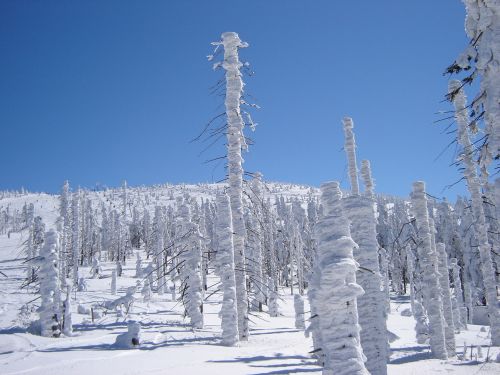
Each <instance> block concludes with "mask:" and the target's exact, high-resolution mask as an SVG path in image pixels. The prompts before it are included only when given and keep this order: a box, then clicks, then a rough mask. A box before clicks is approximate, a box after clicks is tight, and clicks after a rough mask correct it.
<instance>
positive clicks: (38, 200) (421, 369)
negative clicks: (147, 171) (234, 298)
mask: <svg viewBox="0 0 500 375" xmlns="http://www.w3.org/2000/svg"><path fill="white" fill-rule="evenodd" d="M221 188H222V187H221V186H213V185H211V186H209V185H185V186H182V187H179V186H176V187H174V186H168V187H164V186H163V187H157V188H156V189H150V188H147V189H146V188H136V189H130V192H129V196H130V197H131V199H138V200H143V201H144V203H145V206H147V207H148V209H149V208H150V207H151V209H152V208H153V207H154V205H155V204H156V202H162V204H165V203H168V202H169V201H171V199H170V198H171V195H172V194H170V192H172V193H173V196H174V198H175V196H178V195H182V194H184V193H185V192H186V191H188V192H189V193H190V194H192V195H195V196H197V197H199V198H201V197H203V198H209V197H213V194H214V192H215V191H216V190H217V189H221ZM309 192H310V188H308V187H299V186H295V185H285V184H274V185H272V186H271V187H270V189H269V195H280V194H283V195H285V196H296V197H304V196H307V194H309ZM90 194H91V195H92V199H93V201H94V202H95V203H96V207H97V204H98V202H99V201H105V202H106V201H107V202H109V203H110V204H115V203H116V204H117V202H118V200H119V199H120V198H119V190H118V189H117V190H115V191H107V192H97V193H94V192H93V193H90ZM314 194H317V191H314ZM146 196H148V198H146ZM147 201H149V203H148V202H147ZM25 202H32V203H34V205H35V215H41V216H42V217H43V218H44V221H45V222H46V224H47V226H48V227H52V226H53V225H54V223H55V220H56V218H57V207H58V201H57V197H55V196H50V195H46V194H31V195H25V196H20V197H13V198H4V199H0V206H3V207H5V206H6V205H10V206H11V207H12V208H14V207H15V208H17V209H19V210H20V209H21V208H22V206H23V205H24V203H25ZM26 237H27V232H26V231H22V232H20V233H12V234H11V235H10V238H9V236H8V235H7V234H4V235H0V271H1V272H2V273H3V274H5V276H4V275H2V274H0V374H2V375H9V374H25V373H26V374H54V375H58V374H65V375H66V374H72V375H73V374H76V375H78V374H85V375H88V374H92V375H100V374H165V373H168V374H198V373H203V374H218V375H220V374H289V373H293V374H308V373H318V374H320V373H321V368H320V367H319V366H317V365H315V361H314V360H313V359H312V358H311V356H310V354H308V352H309V351H310V350H312V343H311V341H310V339H306V338H305V337H304V334H303V332H302V331H299V330H297V329H295V328H294V327H295V325H294V321H295V316H294V311H293V298H292V296H291V295H290V291H289V290H282V291H281V293H282V300H281V301H280V311H281V314H282V316H280V317H278V318H271V317H269V316H268V315H267V314H266V313H257V314H255V313H253V315H252V316H251V324H250V327H251V337H250V340H249V341H248V342H244V343H241V344H240V345H239V346H238V347H225V346H222V345H220V320H219V317H218V312H219V310H220V300H221V294H220V292H218V291H217V287H218V286H217V283H218V279H217V278H216V277H215V276H214V275H211V276H210V277H211V279H210V280H209V285H210V286H212V287H211V288H210V289H209V291H208V292H206V294H205V298H206V301H205V303H204V315H205V323H206V325H205V328H204V329H202V330H197V331H194V332H193V331H192V330H191V328H190V327H189V325H188V324H187V323H188V321H187V319H184V317H183V307H182V306H181V305H180V304H179V303H178V302H175V301H171V300H170V296H169V295H164V296H161V297H159V296H158V295H156V294H155V295H154V297H153V300H152V301H151V302H149V303H144V302H142V300H141V295H140V293H137V294H136V298H137V299H138V300H137V301H136V302H135V303H134V306H133V308H132V309H131V311H129V314H128V315H125V316H117V313H116V312H114V311H106V310H105V309H103V308H102V306H103V305H104V302H105V301H110V300H113V299H115V298H116V297H118V296H123V295H124V294H125V290H126V288H127V287H128V286H132V285H135V284H136V282H137V279H136V278H134V277H133V275H134V273H135V263H134V261H133V260H130V261H129V262H128V263H127V264H126V265H125V267H124V276H123V277H120V278H118V296H113V295H112V294H111V291H110V290H111V289H110V284H111V277H110V275H111V270H112V269H113V268H114V266H115V265H114V264H111V263H105V262H104V263H102V266H103V274H104V277H103V278H101V279H88V281H87V283H88V290H87V291H84V292H78V293H77V294H76V299H77V300H78V301H79V303H80V304H81V305H82V306H83V307H87V308H90V307H92V306H93V307H94V308H95V312H96V314H99V313H101V314H102V316H101V317H96V316H95V317H94V321H92V317H91V314H77V313H76V311H77V308H78V303H76V302H73V311H74V314H73V323H74V332H75V335H74V336H73V337H63V338H59V339H52V338H44V337H39V336H34V335H31V334H29V333H27V332H26V323H27V320H28V319H29V318H30V316H29V314H28V313H24V314H20V308H21V306H22V305H23V304H25V303H26V302H28V301H30V300H32V299H33V298H35V296H34V295H33V294H32V293H31V292H32V291H25V290H23V291H20V290H19V286H20V285H21V282H22V280H23V278H24V272H25V271H24V265H23V261H24V258H23V255H22V251H21V249H22V243H23V241H25V240H26ZM89 272H90V270H89V269H88V268H83V269H82V275H89ZM406 308H409V300H408V299H407V298H405V297H399V298H394V299H393V301H392V313H391V314H390V316H389V321H388V328H389V330H391V331H392V332H394V333H395V334H396V335H397V336H399V339H397V340H396V341H395V342H393V343H392V344H391V362H390V364H389V374H430V373H453V374H475V373H478V374H498V373H500V364H499V363H492V362H489V363H485V358H478V359H477V361H476V360H475V354H477V348H476V347H477V345H481V346H482V347H483V349H482V351H483V354H484V356H486V355H487V353H488V348H487V343H488V338H487V330H486V332H481V328H482V327H481V326H474V325H470V326H469V330H468V331H466V332H462V333H461V334H459V335H458V336H457V345H458V347H457V352H458V353H459V354H461V352H462V350H463V347H462V345H463V343H464V342H465V343H467V345H468V346H469V349H468V350H469V351H468V358H467V360H466V361H459V360H458V359H451V360H447V361H441V360H435V359H430V355H429V348H428V346H423V345H418V344H417V343H416V340H415V334H414V329H413V326H414V320H413V318H412V317H406V316H401V314H400V312H401V311H403V310H404V309H406ZM305 311H306V319H307V318H308V317H309V313H307V312H308V311H309V307H308V304H307V301H306V307H305ZM35 317H36V314H35V313H32V315H31V318H32V319H33V318H35ZM131 319H132V320H137V321H140V322H141V326H142V344H141V347H140V348H139V349H129V350H125V349H119V348H118V347H116V346H115V345H114V342H115V339H116V337H117V335H118V334H120V333H123V332H125V331H126V321H128V320H131ZM470 345H473V347H474V350H473V360H470V354H471V352H470ZM498 353H499V348H492V349H491V350H490V352H489V357H490V358H493V359H494V358H496V356H497V354H498Z"/></svg>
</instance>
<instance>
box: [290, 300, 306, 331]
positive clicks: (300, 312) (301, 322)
mask: <svg viewBox="0 0 500 375" xmlns="http://www.w3.org/2000/svg"><path fill="white" fill-rule="evenodd" d="M293 307H294V310H295V328H297V329H305V328H306V323H305V319H304V298H303V297H302V296H301V295H300V294H294V295H293Z"/></svg>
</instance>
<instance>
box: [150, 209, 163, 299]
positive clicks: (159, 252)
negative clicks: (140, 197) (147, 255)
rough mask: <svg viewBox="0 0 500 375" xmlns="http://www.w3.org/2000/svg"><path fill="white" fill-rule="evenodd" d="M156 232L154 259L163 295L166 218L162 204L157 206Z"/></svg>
mask: <svg viewBox="0 0 500 375" xmlns="http://www.w3.org/2000/svg"><path fill="white" fill-rule="evenodd" d="M153 232H154V236H153V237H154V245H153V247H154V259H155V263H156V264H155V267H156V278H157V281H158V288H157V292H158V294H160V295H162V294H163V291H164V288H165V285H166V284H165V271H164V268H163V267H164V254H163V253H164V249H163V247H164V242H163V241H164V235H165V219H164V216H163V211H162V207H161V206H156V208H155V216H154V219H153Z"/></svg>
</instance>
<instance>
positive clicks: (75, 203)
mask: <svg viewBox="0 0 500 375" xmlns="http://www.w3.org/2000/svg"><path fill="white" fill-rule="evenodd" d="M71 203H72V209H71V211H72V213H73V220H72V223H71V224H72V226H73V227H72V228H71V230H72V233H71V250H72V255H73V256H72V266H73V285H74V286H75V287H76V286H77V285H78V279H79V277H78V260H79V258H80V247H81V235H80V190H78V191H77V192H76V193H75V194H73V199H72V202H71Z"/></svg>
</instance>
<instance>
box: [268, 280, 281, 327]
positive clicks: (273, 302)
mask: <svg viewBox="0 0 500 375" xmlns="http://www.w3.org/2000/svg"><path fill="white" fill-rule="evenodd" d="M267 284H268V288H269V292H268V297H269V300H268V307H269V316H271V317H273V318H276V317H278V316H279V306H278V292H277V291H276V288H277V287H276V284H275V283H274V278H272V277H269V280H268V282H267Z"/></svg>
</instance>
